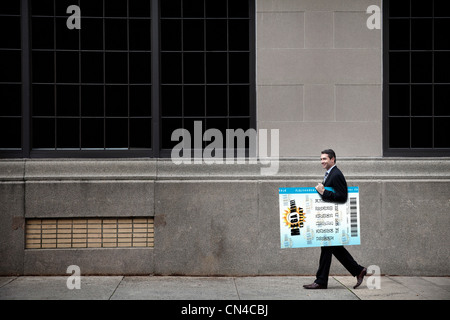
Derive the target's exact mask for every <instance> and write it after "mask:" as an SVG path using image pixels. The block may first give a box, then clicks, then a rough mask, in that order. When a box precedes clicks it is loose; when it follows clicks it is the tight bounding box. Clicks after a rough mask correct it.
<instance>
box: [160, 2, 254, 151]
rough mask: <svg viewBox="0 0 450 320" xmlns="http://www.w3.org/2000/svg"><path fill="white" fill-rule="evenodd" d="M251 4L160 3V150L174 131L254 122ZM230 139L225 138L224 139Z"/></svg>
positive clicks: (244, 126) (169, 144)
mask: <svg viewBox="0 0 450 320" xmlns="http://www.w3.org/2000/svg"><path fill="white" fill-rule="evenodd" d="M250 2H251V1H248V0H239V1H234V0H228V1H227V0H215V1H204V0H170V1H169V0H167V1H162V2H161V74H162V77H161V130H162V132H163V136H162V139H161V148H162V149H170V148H172V147H173V146H174V145H175V144H177V143H178V141H171V139H170V136H168V135H167V134H164V133H170V132H172V130H173V129H175V128H180V127H181V128H185V129H188V130H189V131H190V133H191V137H193V135H194V131H193V128H194V122H195V121H201V122H202V126H203V127H202V129H203V131H205V130H207V129H209V128H216V129H219V130H221V131H222V133H223V136H224V137H225V130H226V129H238V128H241V129H243V130H247V129H249V128H251V127H253V126H254V125H253V124H252V121H251V120H252V117H253V116H252V108H251V106H252V102H251V99H252V90H253V85H254V84H253V81H254V80H253V73H252V72H253V71H252V67H251V65H252V59H253V58H252V52H251V48H252V44H251V42H252V41H253V40H252V36H251V33H250V30H251V24H252V23H253V18H252V16H251V12H252V10H251V9H250ZM224 140H225V139H224Z"/></svg>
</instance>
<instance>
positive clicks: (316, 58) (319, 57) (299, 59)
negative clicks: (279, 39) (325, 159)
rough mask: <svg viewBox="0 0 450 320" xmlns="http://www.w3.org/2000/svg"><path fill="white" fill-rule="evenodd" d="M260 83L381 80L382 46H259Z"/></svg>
mask: <svg viewBox="0 0 450 320" xmlns="http://www.w3.org/2000/svg"><path fill="white" fill-rule="evenodd" d="M257 54H258V66H257V69H258V70H257V84H258V85H282V84H297V85H298V84H338V83H345V84H381V69H382V68H381V50H380V49H358V50H355V49H320V50H318V49H264V48H258V53H257Z"/></svg>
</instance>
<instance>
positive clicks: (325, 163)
mask: <svg viewBox="0 0 450 320" xmlns="http://www.w3.org/2000/svg"><path fill="white" fill-rule="evenodd" d="M320 162H321V163H322V167H323V168H324V169H325V170H328V169H330V168H331V167H332V166H334V158H332V159H330V157H329V156H328V154H326V153H323V154H321V155H320Z"/></svg>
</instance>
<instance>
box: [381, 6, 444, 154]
mask: <svg viewBox="0 0 450 320" xmlns="http://www.w3.org/2000/svg"><path fill="white" fill-rule="evenodd" d="M383 7H384V26H385V27H384V39H385V43H384V45H385V53H384V65H385V72H384V74H385V81H384V151H385V155H399V156H400V155H406V156H408V155H411V156H414V155H418V156H421V155H449V154H450V139H448V133H446V131H447V130H446V126H448V125H449V124H450V95H449V92H450V91H449V90H450V76H449V75H450V64H449V63H448V61H449V59H450V40H449V37H448V30H449V27H450V3H449V2H448V1H445V0H430V1H420V0H390V1H387V2H386V3H385V5H384V6H383Z"/></svg>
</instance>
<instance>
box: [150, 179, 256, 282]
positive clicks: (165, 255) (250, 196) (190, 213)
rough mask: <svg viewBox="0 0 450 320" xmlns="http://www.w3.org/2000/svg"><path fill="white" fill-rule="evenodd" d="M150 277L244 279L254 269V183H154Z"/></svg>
mask: <svg viewBox="0 0 450 320" xmlns="http://www.w3.org/2000/svg"><path fill="white" fill-rule="evenodd" d="M155 198H156V199H157V200H156V203H155V205H156V208H155V262H156V263H155V273H156V274H162V275H170V274H187V275H245V274H249V273H254V272H255V270H256V268H257V262H258V259H257V256H256V255H255V250H256V247H257V241H258V233H259V232H260V230H259V225H258V206H257V199H258V196H257V184H256V183H254V182H226V181H222V182H203V183H202V182H157V183H156V189H155Z"/></svg>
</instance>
